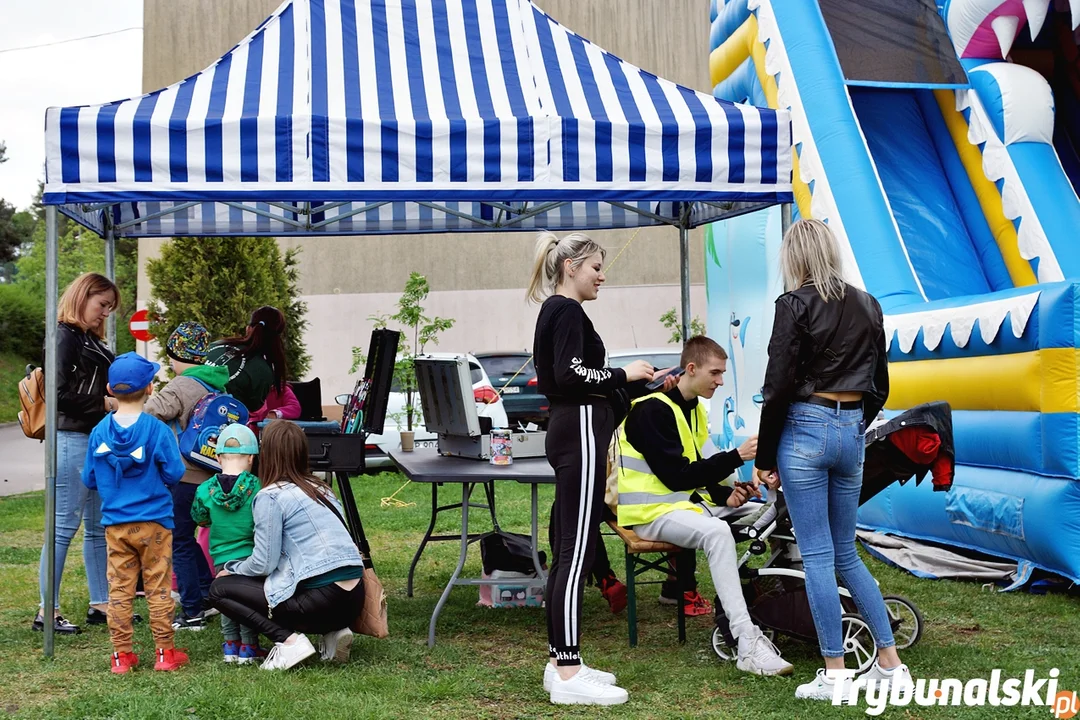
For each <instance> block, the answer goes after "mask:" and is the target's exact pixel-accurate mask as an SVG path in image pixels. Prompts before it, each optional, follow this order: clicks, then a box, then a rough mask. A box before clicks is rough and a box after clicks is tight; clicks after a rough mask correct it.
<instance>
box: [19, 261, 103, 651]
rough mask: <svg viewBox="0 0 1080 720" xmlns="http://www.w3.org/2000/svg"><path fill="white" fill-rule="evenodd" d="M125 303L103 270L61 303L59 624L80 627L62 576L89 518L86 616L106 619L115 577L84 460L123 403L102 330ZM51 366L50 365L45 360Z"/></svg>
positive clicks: (39, 625) (69, 630) (95, 621)
mask: <svg viewBox="0 0 1080 720" xmlns="http://www.w3.org/2000/svg"><path fill="white" fill-rule="evenodd" d="M119 303H120V291H119V290H118V289H117V287H116V285H115V284H114V283H113V282H112V281H111V280H109V279H108V278H106V277H105V276H103V275H98V274H97V273H85V274H83V275H80V276H79V277H77V278H76V279H75V280H74V281H73V282H72V283H71V285H69V286H68V288H67V289H66V290H65V291H64V294H63V296H61V298H60V305H59V308H58V313H57V315H58V319H59V321H60V322H59V325H58V327H57V335H56V361H57V368H56V380H57V388H56V399H57V409H58V411H59V417H58V422H57V432H56V542H55V547H56V565H55V571H54V584H53V588H54V591H53V592H54V597H53V600H54V607H55V608H56V617H55V619H54V621H53V627H54V629H55V631H56V632H58V633H65V634H74V633H78V632H79V627H78V626H77V625H73V624H72V623H70V622H68V621H67V620H65V619H64V618H63V616H61V615H60V578H61V576H62V575H63V572H64V561H65V560H66V559H67V552H68V546H69V545H70V544H71V539H72V538H73V537H74V536H75V533H76V532H78V530H79V524H80V523H82V525H83V562H85V563H86V583H87V585H88V586H89V591H90V609H89V610H88V611H87V613H86V622H87V623H88V624H91V625H100V624H104V623H106V617H105V611H106V609H107V608H108V604H109V584H108V581H107V579H106V573H105V569H106V565H105V563H106V557H105V529H104V528H103V527H102V526H101V498H100V497H98V493H97V491H96V490H90V489H88V488H87V487H86V486H85V485H83V483H82V478H81V475H82V468H83V463H84V461H85V459H86V447H87V444H88V443H89V440H90V431H91V430H93V429H94V426H95V425H97V424H98V422H99V421H100V420H101V419H102V418H103V417H105V414H106V413H107V412H110V411H112V410H115V409H116V399H115V398H112V397H109V396H108V393H107V391H106V385H107V384H108V375H109V365H111V364H112V361H113V359H114V358H113V354H112V353H111V352H109V349H108V348H107V347H105V343H104V342H102V336H103V334H104V332H105V319H106V318H108V317H109V314H110V313H111V312H112V311H113V310H115V309H116V306H117V305H118V304H119ZM46 370H48V368H46ZM45 555H46V548H45V547H42V549H41V565H40V569H39V573H38V587H39V591H40V594H41V606H40V607H39V610H38V614H37V617H36V618H35V619H34V623H33V629H34V630H44V628H45V625H44V619H43V618H42V615H41V609H40V608H41V607H44V605H45Z"/></svg>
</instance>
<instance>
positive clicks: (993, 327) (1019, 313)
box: [885, 291, 1041, 355]
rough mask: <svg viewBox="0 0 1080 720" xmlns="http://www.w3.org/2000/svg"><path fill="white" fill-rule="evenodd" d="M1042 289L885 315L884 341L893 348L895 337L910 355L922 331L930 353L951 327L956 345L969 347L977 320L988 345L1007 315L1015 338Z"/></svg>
mask: <svg viewBox="0 0 1080 720" xmlns="http://www.w3.org/2000/svg"><path fill="white" fill-rule="evenodd" d="M1040 295H1041V291H1036V292H1033V293H1028V294H1026V295H1019V296H1016V297H1008V298H1001V299H999V300H989V301H987V302H981V303H973V304H971V305H964V306H960V307H950V308H934V309H933V310H922V311H919V312H912V313H900V314H898V315H886V316H885V343H886V347H887V348H888V347H891V346H892V343H893V338H895V339H896V342H897V344H898V348H899V350H900V352H902V353H903V354H905V355H907V354H908V353H910V352H911V351H912V348H914V347H915V340H916V338H918V336H919V331H922V342H923V347H925V348H926V349H927V350H930V351H931V352H932V351H934V350H936V349H937V348H938V346H939V345H940V344H941V340H942V338H943V337H944V335H945V330H946V329H948V331H949V337H950V338H951V339H952V341H953V344H954V345H956V347H959V348H964V347H967V345H968V343H969V342H970V341H971V333H972V331H973V330H974V329H975V323H976V321H978V323H979V338H980V339H981V340H982V341H983V343H985V344H986V345H989V344H991V343H992V342H994V340H996V339H997V336H998V333H999V332H1001V327H1002V325H1004V323H1005V318H1009V329H1010V330H1011V331H1012V335H1013V337H1016V338H1019V337H1020V336H1022V335H1023V334H1024V330H1025V329H1026V328H1027V324H1028V321H1029V320H1030V319H1031V314H1032V312H1033V311H1034V310H1035V305H1036V303H1038V301H1039V297H1040Z"/></svg>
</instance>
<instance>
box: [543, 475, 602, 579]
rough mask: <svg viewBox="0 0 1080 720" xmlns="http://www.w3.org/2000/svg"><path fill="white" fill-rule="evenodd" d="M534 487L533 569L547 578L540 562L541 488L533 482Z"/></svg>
mask: <svg viewBox="0 0 1080 720" xmlns="http://www.w3.org/2000/svg"><path fill="white" fill-rule="evenodd" d="M530 487H531V488H532V490H531V492H530V499H531V500H532V548H530V549H531V550H532V561H533V569H534V570H536V577H538V578H544V579H546V578H547V573H546V572H544V568H543V567H542V566H541V564H540V550H539V545H540V530H539V525H540V522H539V514H540V488H539V486H537V484H536V483H531V485H530ZM601 542H603V541H601Z"/></svg>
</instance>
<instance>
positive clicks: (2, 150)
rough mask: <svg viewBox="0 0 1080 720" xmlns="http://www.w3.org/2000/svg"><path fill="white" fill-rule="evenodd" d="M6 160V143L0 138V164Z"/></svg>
mask: <svg viewBox="0 0 1080 720" xmlns="http://www.w3.org/2000/svg"><path fill="white" fill-rule="evenodd" d="M6 162H7V144H6V143H5V142H4V141H3V140H0V165H3V164H4V163H6Z"/></svg>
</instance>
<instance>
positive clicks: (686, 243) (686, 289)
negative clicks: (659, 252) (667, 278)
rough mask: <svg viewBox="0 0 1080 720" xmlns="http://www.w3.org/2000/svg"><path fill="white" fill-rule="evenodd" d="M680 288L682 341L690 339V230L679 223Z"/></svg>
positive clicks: (684, 224)
mask: <svg viewBox="0 0 1080 720" xmlns="http://www.w3.org/2000/svg"><path fill="white" fill-rule="evenodd" d="M679 269H680V273H679V274H680V278H679V290H680V292H681V294H682V341H683V343H684V344H685V343H686V341H687V340H689V339H690V231H689V230H688V229H687V227H686V223H682V224H680V225H679Z"/></svg>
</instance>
